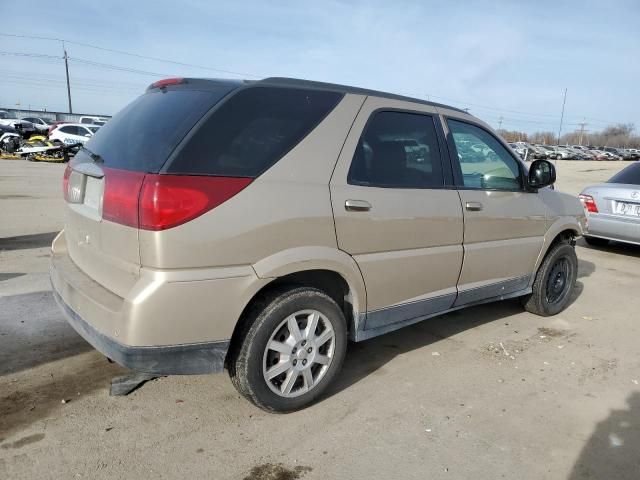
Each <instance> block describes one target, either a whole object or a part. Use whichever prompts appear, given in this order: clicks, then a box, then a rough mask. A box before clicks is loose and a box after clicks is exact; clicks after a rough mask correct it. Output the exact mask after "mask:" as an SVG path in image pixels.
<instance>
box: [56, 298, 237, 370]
mask: <svg viewBox="0 0 640 480" xmlns="http://www.w3.org/2000/svg"><path fill="white" fill-rule="evenodd" d="M53 296H54V298H55V300H56V302H57V303H58V305H59V306H60V308H61V309H62V310H63V311H64V313H65V315H66V317H67V320H68V322H69V324H70V325H71V326H72V327H73V328H74V329H75V331H76V332H78V334H80V336H81V337H82V338H84V339H85V340H86V341H87V342H89V343H90V344H91V345H92V346H93V347H94V348H95V349H96V350H98V351H99V352H100V353H102V354H103V355H105V356H106V357H108V358H110V359H111V360H113V361H114V362H116V363H118V364H120V365H122V366H123V367H127V368H130V369H131V370H135V371H137V372H143V373H153V374H157V375H194V374H202V373H220V372H222V370H223V369H224V361H225V357H226V356H227V350H229V341H228V340H225V341H218V342H203V343H192V344H185V345H163V346H158V347H152V346H149V347H131V346H128V345H123V344H121V343H120V342H117V341H115V340H113V339H112V338H110V337H108V336H107V335H105V334H103V333H101V332H99V331H98V330H96V329H95V328H94V327H92V326H91V325H90V324H89V323H88V322H86V321H85V320H84V319H83V318H81V317H80V315H78V314H77V313H76V312H75V311H73V310H72V309H71V308H70V307H69V305H67V304H66V302H65V301H64V300H63V299H62V297H60V295H59V294H58V292H56V291H55V289H54V290H53Z"/></svg>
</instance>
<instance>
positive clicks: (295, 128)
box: [102, 87, 342, 178]
mask: <svg viewBox="0 0 640 480" xmlns="http://www.w3.org/2000/svg"><path fill="white" fill-rule="evenodd" d="M341 98H342V94H341V93H337V92H329V91H316V90H305V89H295V88H279V87H250V88H246V89H244V90H240V91H238V92H237V93H235V94H234V95H233V96H231V97H230V98H229V99H228V100H226V101H225V102H224V103H222V104H221V105H220V106H219V107H218V108H216V109H215V111H213V112H212V113H211V115H210V116H209V118H207V119H205V120H204V121H203V123H202V125H200V126H199V127H198V128H197V130H196V131H194V133H193V135H192V136H191V137H190V138H187V139H186V140H185V144H184V146H183V147H182V148H181V149H180V151H178V152H177V153H176V157H175V158H174V159H173V160H172V161H171V163H170V165H169V166H168V167H167V172H168V173H175V174H190V175H220V176H241V177H254V178H255V177H257V176H258V175H260V174H261V173H262V172H264V171H265V170H267V169H268V168H270V167H271V166H272V165H273V164H275V163H276V162H277V161H278V160H279V159H280V158H282V157H283V156H284V155H285V154H286V153H287V152H288V151H289V150H291V149H292V148H293V147H295V146H296V145H297V144H298V143H299V142H300V141H301V140H302V139H303V138H304V137H305V136H306V135H307V134H308V133H309V132H310V131H311V130H313V128H315V126H316V125H318V124H319V123H320V122H321V121H322V119H324V117H325V116H326V115H327V114H328V113H329V112H330V111H331V110H333V108H334V107H335V106H336V105H337V103H338V102H339V101H340V99H341ZM112 121H113V120H112ZM108 125H109V123H107V125H106V126H105V127H102V128H107V127H108Z"/></svg>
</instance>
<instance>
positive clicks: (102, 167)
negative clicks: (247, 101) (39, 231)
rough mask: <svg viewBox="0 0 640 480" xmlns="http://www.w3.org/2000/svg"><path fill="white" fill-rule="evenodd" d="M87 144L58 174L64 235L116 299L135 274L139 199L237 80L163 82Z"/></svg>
mask: <svg viewBox="0 0 640 480" xmlns="http://www.w3.org/2000/svg"><path fill="white" fill-rule="evenodd" d="M162 82H163V83H159V84H158V85H156V84H154V85H153V86H152V87H150V88H149V89H148V91H147V92H146V93H145V94H144V95H142V96H140V97H139V98H137V99H136V100H135V101H133V102H132V103H131V104H129V105H128V106H127V107H125V108H124V109H123V110H122V111H120V112H119V113H118V114H117V115H115V116H114V117H113V118H112V119H110V120H109V122H107V123H106V124H105V125H104V126H103V127H101V128H100V130H99V131H98V132H97V133H96V134H95V135H94V136H93V137H92V138H91V140H89V141H88V142H87V143H86V144H85V146H84V147H83V148H82V149H81V150H80V151H79V152H78V154H77V155H76V156H75V157H74V159H73V160H72V161H71V162H70V163H69V165H68V167H67V169H66V171H65V175H64V195H65V200H66V202H67V215H66V222H65V235H66V239H67V245H68V251H69V255H70V257H71V259H72V260H73V261H74V263H75V264H76V265H77V266H78V267H79V268H80V269H81V270H83V271H84V272H85V273H86V274H87V275H88V276H89V277H91V278H92V279H93V280H95V281H96V282H98V283H99V284H101V285H102V286H104V287H105V288H107V289H109V290H111V291H112V292H114V293H115V294H117V295H119V296H125V294H126V293H127V292H128V291H129V290H130V289H131V287H132V286H133V284H134V283H135V282H136V280H137V279H138V276H139V272H140V249H139V238H138V227H139V221H140V219H139V211H138V200H139V196H140V192H141V189H142V188H143V185H144V184H145V179H148V177H154V176H155V174H157V173H158V172H159V171H160V169H161V168H162V166H163V165H164V163H165V162H166V161H167V159H168V157H169V156H170V154H171V153H172V151H173V150H174V149H175V148H176V146H177V145H178V143H179V142H180V141H181V140H182V139H183V138H184V137H185V135H186V134H187V133H188V132H189V131H190V130H191V129H192V128H193V126H194V125H195V124H196V123H197V122H198V120H200V119H201V118H202V117H203V115H204V114H205V113H206V112H207V111H208V110H210V109H211V108H212V107H213V106H214V105H215V104H216V103H218V102H219V101H220V100H221V99H222V98H223V97H225V96H226V95H227V94H228V93H229V92H231V91H233V90H234V89H236V88H237V87H239V86H240V85H241V82H231V81H203V80H194V81H191V80H188V81H187V80H182V79H176V80H175V81H173V82H172V81H171V80H169V81H162Z"/></svg>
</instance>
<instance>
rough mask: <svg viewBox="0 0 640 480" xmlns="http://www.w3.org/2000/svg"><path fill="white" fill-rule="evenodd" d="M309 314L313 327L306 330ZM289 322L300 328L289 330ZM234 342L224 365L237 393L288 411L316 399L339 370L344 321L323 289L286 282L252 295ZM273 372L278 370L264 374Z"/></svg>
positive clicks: (269, 407)
mask: <svg viewBox="0 0 640 480" xmlns="http://www.w3.org/2000/svg"><path fill="white" fill-rule="evenodd" d="M314 317H315V319H316V322H317V323H316V325H317V327H316V328H315V329H314V332H313V333H310V332H309V329H310V328H311V327H310V326H309V322H311V321H313V318H314ZM292 319H293V320H292ZM290 322H295V323H296V324H297V325H298V329H299V332H293V329H290V327H289V326H290V325H291V327H293V324H292V323H290ZM327 322H328V323H327ZM329 326H330V328H329ZM331 330H332V332H331ZM331 334H332V335H333V336H332V337H331V338H330V339H328V340H323V339H324V338H325V337H329V336H330V335H331ZM322 342H324V343H322ZM234 343H235V345H232V347H231V350H230V356H229V359H228V362H227V365H228V368H229V376H230V377H231V381H232V383H233V385H234V386H235V387H236V389H237V390H238V392H239V393H240V394H242V395H243V396H244V397H245V398H246V399H247V400H249V401H250V402H252V403H253V404H255V405H256V406H257V407H259V408H261V409H263V410H266V411H270V412H282V413H284V412H291V411H294V410H299V409H301V408H304V407H306V406H308V405H310V404H311V403H313V402H315V401H316V400H317V399H318V398H319V397H320V396H321V395H322V394H323V393H324V392H325V391H326V389H327V387H328V386H329V385H330V384H331V383H332V381H333V380H334V378H335V377H336V375H338V373H339V371H340V369H341V367H342V363H343V361H344V357H345V353H346V349H347V326H346V321H345V318H344V315H343V313H342V310H341V309H340V307H338V305H337V304H336V302H335V301H334V300H333V299H332V298H331V297H329V296H328V295H327V294H326V293H324V292H323V291H321V290H318V289H315V288H308V287H291V288H288V289H279V290H276V291H273V292H272V293H271V294H269V295H267V296H264V297H262V298H260V299H258V300H256V301H255V302H254V304H253V305H252V306H251V307H250V309H249V311H248V312H247V315H246V316H245V318H244V319H243V329H242V331H241V332H240V335H238V338H237V339H235V340H234ZM267 345H276V346H277V348H278V350H273V349H268V348H267ZM277 371H281V373H280V374H278V375H276V376H274V377H273V378H271V379H270V380H269V379H268V378H267V377H268V376H269V375H274V374H275V372H277ZM309 375H311V377H309ZM309 386H311V388H309ZM287 390H289V392H287Z"/></svg>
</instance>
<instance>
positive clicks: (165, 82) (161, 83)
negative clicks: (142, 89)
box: [149, 78, 185, 88]
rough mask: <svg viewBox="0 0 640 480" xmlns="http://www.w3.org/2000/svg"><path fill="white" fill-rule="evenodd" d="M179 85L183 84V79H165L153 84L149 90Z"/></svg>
mask: <svg viewBox="0 0 640 480" xmlns="http://www.w3.org/2000/svg"><path fill="white" fill-rule="evenodd" d="M181 83H185V80H184V78H165V79H163V80H158V81H157V82H153V83H152V84H151V86H150V87H149V88H164V87H168V86H169V85H179V84H181Z"/></svg>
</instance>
